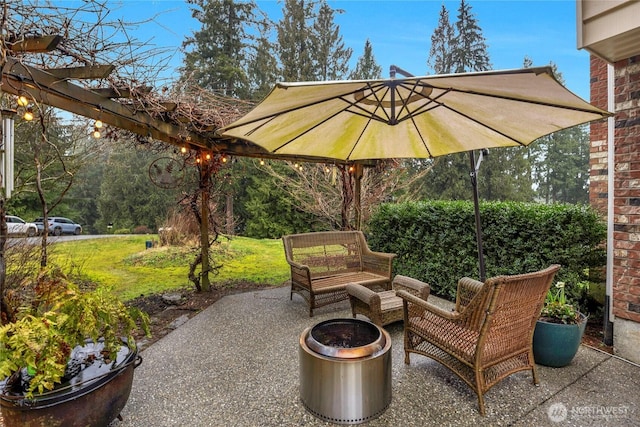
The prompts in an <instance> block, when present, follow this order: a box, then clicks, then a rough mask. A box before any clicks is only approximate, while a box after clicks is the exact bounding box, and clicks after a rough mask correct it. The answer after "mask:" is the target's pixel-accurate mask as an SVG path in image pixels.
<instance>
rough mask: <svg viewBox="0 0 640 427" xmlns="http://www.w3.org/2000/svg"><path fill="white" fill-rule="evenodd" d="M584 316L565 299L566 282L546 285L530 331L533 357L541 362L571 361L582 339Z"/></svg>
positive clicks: (585, 317)
mask: <svg viewBox="0 0 640 427" xmlns="http://www.w3.org/2000/svg"><path fill="white" fill-rule="evenodd" d="M586 325H587V316H585V315H584V314H582V313H580V312H579V311H578V310H577V309H576V308H575V307H574V306H573V304H571V303H569V302H568V301H567V297H566V295H565V283H564V282H558V283H556V285H555V286H554V287H552V288H551V289H549V291H548V292H547V297H546V299H545V302H544V306H543V307H542V311H541V313H540V318H539V319H538V321H537V322H536V327H535V330H534V333H533V357H534V359H535V362H536V363H538V364H540V365H545V366H552V367H562V366H566V365H568V364H570V363H571V361H572V360H573V358H574V357H575V355H576V353H577V352H578V348H579V347H580V342H581V341H582V335H583V334H584V330H585V327H586Z"/></svg>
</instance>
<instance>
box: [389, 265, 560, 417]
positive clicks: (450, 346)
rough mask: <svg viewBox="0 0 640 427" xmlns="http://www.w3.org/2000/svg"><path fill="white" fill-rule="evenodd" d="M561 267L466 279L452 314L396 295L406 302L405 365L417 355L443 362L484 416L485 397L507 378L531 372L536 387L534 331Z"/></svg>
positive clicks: (420, 301)
mask: <svg viewBox="0 0 640 427" xmlns="http://www.w3.org/2000/svg"><path fill="white" fill-rule="evenodd" d="M559 268H560V266H559V265H552V266H550V267H548V268H546V269H544V270H541V271H538V272H534V273H528V274H520V275H515V276H497V277H493V278H490V279H488V280H487V281H486V282H485V283H482V282H478V281H477V280H473V279H469V278H462V279H460V281H459V282H458V291H457V296H456V306H455V309H454V311H452V312H449V311H446V310H443V309H441V308H439V307H436V306H434V305H433V304H430V303H428V302H426V301H424V300H422V299H420V298H418V297H416V296H415V295H411V294H410V293H408V292H404V291H398V292H397V295H398V296H399V297H401V298H402V299H403V300H404V301H403V312H404V331H405V332H404V352H405V358H404V362H405V363H406V364H409V354H410V353H418V354H421V355H424V356H427V357H430V358H432V359H434V360H437V361H438V362H440V363H442V364H443V365H444V366H446V367H447V368H449V369H450V370H452V371H453V372H454V373H455V374H456V375H458V376H459V377H460V378H461V379H462V380H463V381H464V382H466V383H467V384H468V385H469V387H471V388H472V389H473V391H474V392H475V393H476V394H477V395H478V406H479V410H480V414H482V415H485V407H484V394H485V393H486V392H487V391H488V390H489V389H490V388H491V387H493V386H494V385H496V384H497V383H498V382H500V381H501V380H502V379H504V378H506V377H508V376H509V375H511V374H513V373H515V372H518V371H524V370H530V371H531V372H532V375H533V382H534V384H538V382H539V380H538V375H537V372H536V366H535V363H534V360H533V350H532V340H533V330H534V328H535V324H536V320H537V319H538V317H539V316H540V310H541V309H542V305H543V303H544V299H545V296H546V294H547V291H548V289H549V288H550V286H551V282H552V280H553V277H554V275H555V273H556V272H557V271H558V269H559Z"/></svg>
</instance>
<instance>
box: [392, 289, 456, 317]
mask: <svg viewBox="0 0 640 427" xmlns="http://www.w3.org/2000/svg"><path fill="white" fill-rule="evenodd" d="M396 295H397V296H399V297H400V298H402V299H403V300H404V307H405V320H407V310H408V311H410V312H412V313H414V314H417V311H419V312H420V313H423V312H425V311H428V312H430V313H432V314H434V315H436V316H438V317H442V318H444V319H447V320H451V321H456V320H458V319H459V318H460V313H458V312H457V311H447V310H444V309H442V308H440V307H438V306H437V305H434V304H431V303H430V302H428V301H425V300H423V299H421V298H418V297H416V296H414V295H411V294H410V293H409V292H407V291H397V292H396ZM412 305H413V306H415V307H412ZM416 309H417V310H416ZM409 317H412V316H409ZM420 317H422V316H420Z"/></svg>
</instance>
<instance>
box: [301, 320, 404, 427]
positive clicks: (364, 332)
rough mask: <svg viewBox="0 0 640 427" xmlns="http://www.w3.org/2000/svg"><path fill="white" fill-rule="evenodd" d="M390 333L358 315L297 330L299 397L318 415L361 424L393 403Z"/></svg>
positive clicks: (342, 422)
mask: <svg viewBox="0 0 640 427" xmlns="http://www.w3.org/2000/svg"><path fill="white" fill-rule="evenodd" d="M390 350H391V337H390V336H389V333H388V332H387V331H385V330H384V329H382V328H380V327H378V326H376V325H374V324H373V323H371V322H366V321H363V320H359V319H333V320H327V321H324V322H321V323H318V324H317V325H315V326H313V327H310V328H307V329H305V331H304V332H303V333H302V335H301V336H300V351H299V352H300V397H301V399H302V403H303V404H304V406H305V407H306V408H307V410H308V411H309V412H311V413H312V414H313V415H315V416H316V417H318V418H320V419H322V420H325V421H329V422H332V423H336V424H359V423H362V422H365V421H369V420H371V419H373V418H376V417H378V416H380V415H381V414H382V413H384V411H385V410H386V409H387V408H388V407H389V404H390V403H391V351H390Z"/></svg>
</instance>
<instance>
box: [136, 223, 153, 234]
mask: <svg viewBox="0 0 640 427" xmlns="http://www.w3.org/2000/svg"><path fill="white" fill-rule="evenodd" d="M151 233H153V231H151V229H149V227H147V226H146V225H139V226H137V227H136V228H134V229H133V234H151Z"/></svg>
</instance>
